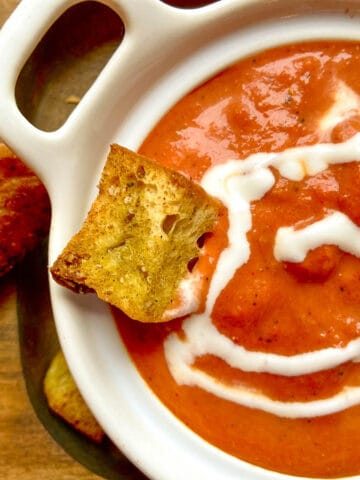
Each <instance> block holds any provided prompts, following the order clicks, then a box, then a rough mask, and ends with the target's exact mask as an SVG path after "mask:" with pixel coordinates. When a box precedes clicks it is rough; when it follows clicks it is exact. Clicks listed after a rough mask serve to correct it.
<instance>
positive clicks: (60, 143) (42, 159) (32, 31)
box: [0, 0, 180, 186]
mask: <svg viewBox="0 0 360 480" xmlns="http://www.w3.org/2000/svg"><path fill="white" fill-rule="evenodd" d="M79 2H80V0H46V2H44V0H23V1H22V2H21V3H20V4H19V5H18V7H17V8H16V9H15V10H14V12H13V13H12V15H11V16H10V18H9V19H8V20H7V21H6V23H5V24H4V26H3V28H2V30H1V31H0V71H1V75H0V138H2V139H3V140H4V141H5V142H6V143H7V144H8V146H9V147H10V148H12V149H13V150H14V151H15V152H16V153H17V154H18V155H19V156H20V157H21V158H22V159H23V160H24V161H25V162H26V163H27V164H28V165H29V167H30V168H32V169H33V170H34V171H35V172H36V173H37V174H38V175H39V177H40V178H41V179H42V180H43V181H44V183H45V184H46V185H47V186H48V182H47V179H48V178H50V177H53V176H54V175H55V173H54V171H55V172H56V171H57V170H59V171H61V170H63V169H64V161H65V162H70V161H71V149H70V144H71V143H72V142H73V139H74V137H75V132H76V135H77V136H76V138H77V140H78V141H79V143H81V140H83V141H86V139H82V138H81V137H82V136H84V133H83V132H84V128H83V126H84V123H86V122H85V121H84V118H85V117H86V116H88V115H89V113H91V112H94V111H96V109H97V108H98V106H99V105H104V102H103V100H104V96H103V95H102V93H103V92H102V91H101V90H102V88H101V85H100V86H99V87H100V88H97V91H96V92H95V95H94V97H95V98H94V100H91V101H90V102H89V103H90V104H89V105H88V106H87V108H85V109H84V112H82V113H83V114H81V112H79V114H78V115H76V116H75V118H74V121H71V122H70V123H71V125H69V128H64V129H59V130H57V131H56V132H44V131H42V130H39V129H37V128H36V127H34V126H33V125H32V124H31V123H30V122H29V121H28V120H27V119H26V118H24V116H23V115H22V113H21V112H20V111H19V109H18V106H17V103H16V97H15V88H16V82H17V79H18V76H19V73H20V71H21V69H22V67H23V66H24V64H25V62H26V61H27V59H28V58H29V57H30V55H31V54H32V52H33V51H34V49H35V48H36V46H37V44H38V43H39V41H40V40H41V38H42V37H43V36H44V35H45V33H46V32H47V30H48V29H49V28H50V27H51V25H52V24H53V23H54V22H55V21H56V20H57V19H58V18H59V17H60V16H61V15H62V14H63V13H64V12H65V11H66V10H68V9H69V8H70V7H72V6H74V5H76V4H77V3H79ZM110 7H111V8H112V9H113V10H114V11H116V12H117V13H118V14H119V16H120V17H121V18H122V19H123V21H124V23H125V29H126V30H127V31H128V33H129V37H130V42H129V43H130V45H131V47H132V48H131V49H130V50H131V51H132V52H133V55H135V54H136V48H137V46H138V45H139V44H140V43H141V42H142V41H144V38H146V35H149V34H151V33H154V32H155V30H154V26H153V22H154V21H155V20H156V24H157V25H160V24H161V23H163V24H164V22H163V21H161V20H159V17H161V18H162V20H164V17H167V15H168V13H169V12H170V9H169V7H168V6H167V5H165V4H163V3H162V2H160V0H131V1H129V0H113V1H112V2H111V5H110ZM159 22H160V23H159ZM172 23H174V22H172ZM175 23H176V22H175ZM178 23H180V19H179V21H178ZM166 24H167V22H165V25H166ZM165 31H169V28H164V29H160V30H159V32H158V37H160V36H162V38H164V35H165ZM128 53H129V52H128ZM120 56H121V55H120ZM122 63H124V61H123V62H122ZM103 83H105V87H106V86H107V85H106V82H103ZM103 86H104V85H103ZM97 96H98V97H99V98H96V97H97ZM79 110H81V108H79ZM70 127H71V128H70ZM67 145H68V146H69V147H68V152H67V151H66V147H67ZM67 153H69V154H67Z"/></svg>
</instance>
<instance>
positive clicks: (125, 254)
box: [51, 145, 220, 322]
mask: <svg viewBox="0 0 360 480" xmlns="http://www.w3.org/2000/svg"><path fill="white" fill-rule="evenodd" d="M219 208H220V205H219V202H218V201H217V200H215V199H213V198H212V197H210V196H209V195H207V193H206V192H205V191H204V190H203V189H202V188H201V187H200V186H199V185H196V184H194V183H193V182H191V181H190V180H188V179H187V178H185V177H184V176H183V175H181V174H180V173H178V172H176V171H173V170H170V169H169V168H166V167H164V166H161V165H159V164H157V163H155V162H153V161H151V160H149V159H147V158H146V157H143V156H141V155H138V154H136V153H134V152H131V151H130V150H127V149H125V148H122V147H120V146H118V145H112V146H111V150H110V154H109V156H108V159H107V162H106V165H105V167H104V170H103V173H102V177H101V181H100V185H99V193H98V196H97V198H96V200H95V202H94V203H93V205H92V207H91V209H90V212H89V214H88V216H87V218H86V220H85V222H84V224H83V226H82V228H81V230H80V231H79V232H78V233H77V234H76V235H75V236H74V237H73V238H72V239H71V240H70V242H69V243H68V245H67V246H66V248H65V249H64V251H63V252H62V254H61V255H60V256H59V258H58V259H57V260H56V262H55V263H54V265H53V266H52V268H51V273H52V275H53V277H54V279H55V280H56V281H57V282H59V283H60V284H62V285H65V286H67V287H68V288H71V289H73V290H75V291H76V292H79V293H85V292H88V291H95V292H96V293H97V295H98V296H99V297H100V298H101V299H103V300H105V301H106V302H108V303H110V304H112V305H114V306H116V307H118V308H120V309H121V310H122V311H123V312H125V313H126V314H127V315H128V316H129V317H130V318H133V319H136V320H139V321H142V322H159V321H164V320H165V318H164V316H163V315H164V312H165V311H166V310H167V309H171V307H172V305H173V302H174V300H175V297H176V292H177V289H178V287H179V284H180V282H181V280H182V279H183V278H184V277H185V276H186V274H188V263H189V261H190V260H191V259H193V258H196V257H197V256H198V255H199V247H198V245H197V240H198V238H199V237H200V236H201V235H203V234H204V233H206V232H209V231H211V230H212V229H213V227H214V225H215V223H216V220H217V218H218V212H219Z"/></svg>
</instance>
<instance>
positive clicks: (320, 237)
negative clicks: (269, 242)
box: [274, 211, 360, 262]
mask: <svg viewBox="0 0 360 480" xmlns="http://www.w3.org/2000/svg"><path fill="white" fill-rule="evenodd" d="M321 245H336V246H337V247H339V248H340V249H341V250H343V251H344V252H346V253H351V254H352V255H354V256H356V257H360V228H359V227H358V226H357V225H356V224H355V223H353V222H352V221H351V220H350V218H349V217H348V216H347V215H344V214H343V213H341V212H336V211H334V212H332V213H330V214H329V215H328V216H326V217H325V218H323V219H322V220H319V221H317V222H314V223H312V224H310V225H308V226H307V227H305V228H301V229H299V230H295V229H294V227H282V228H279V230H278V231H277V233H276V237H275V247H274V257H275V258H276V260H278V261H279V262H302V261H304V260H305V257H306V255H307V254H308V252H309V251H310V250H314V249H315V248H317V247H320V246H321Z"/></svg>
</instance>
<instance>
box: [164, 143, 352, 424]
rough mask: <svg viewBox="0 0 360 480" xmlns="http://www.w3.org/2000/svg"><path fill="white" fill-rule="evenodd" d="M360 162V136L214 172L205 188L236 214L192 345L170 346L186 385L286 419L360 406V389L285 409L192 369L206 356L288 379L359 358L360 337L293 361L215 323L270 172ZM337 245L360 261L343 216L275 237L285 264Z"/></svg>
mask: <svg viewBox="0 0 360 480" xmlns="http://www.w3.org/2000/svg"><path fill="white" fill-rule="evenodd" d="M353 161H357V162H358V161H360V133H359V134H357V135H355V136H354V137H352V138H351V139H350V140H348V141H346V142H343V143H338V144H317V145H312V146H304V147H296V148H290V149H287V150H285V151H283V152H280V153H259V154H254V155H251V156H249V157H248V158H246V159H245V160H243V161H237V160H230V161H228V162H226V163H224V164H221V165H217V166H215V167H212V168H210V169H209V170H208V171H207V172H206V173H205V175H204V177H203V180H202V186H203V187H204V189H205V190H206V191H207V192H208V193H209V194H211V195H213V196H215V197H218V198H219V199H221V200H222V202H223V203H224V204H225V205H226V207H227V208H228V212H229V231H228V247H227V248H226V249H225V250H224V251H223V252H222V253H221V255H220V257H219V260H218V263H217V267H216V270H215V272H214V275H213V278H212V280H211V284H210V288H209V293H208V296H207V300H206V307H205V311H204V313H202V314H195V315H192V316H190V317H189V318H188V319H186V320H185V321H184V324H183V329H184V331H185V334H186V339H185V340H182V339H180V338H179V337H178V336H177V335H176V334H171V335H170V336H169V337H168V338H167V339H166V340H165V342H164V349H165V356H166V359H167V363H168V366H169V369H170V371H171V373H172V375H173V377H174V378H175V380H176V381H177V382H178V383H179V384H186V385H197V386H199V387H201V388H203V389H205V390H207V391H209V392H211V393H213V394H215V395H217V396H219V397H222V398H225V399H228V400H231V401H233V402H236V403H239V404H242V405H245V406H248V407H252V408H259V409H262V410H264V411H267V412H270V413H274V414H276V415H279V416H284V417H313V416H318V415H327V414H330V413H334V412H336V411H339V410H342V409H344V408H347V407H349V406H352V405H355V404H358V403H360V387H351V388H350V387H345V388H344V389H343V390H342V391H340V392H339V393H337V394H336V395H335V396H332V397H330V398H325V399H320V400H316V401H311V402H281V401H277V400H273V399H271V398H269V397H266V396H265V395H263V394H261V393H259V392H254V391H253V390H250V389H247V388H245V387H243V386H228V385H225V384H223V383H221V382H220V381H219V380H218V379H214V378H212V377H211V376H209V375H207V374H206V373H204V372H202V371H200V370H198V369H196V368H195V367H194V366H193V363H194V361H195V359H196V358H197V357H199V356H201V355H205V354H212V355H216V356H217V357H219V358H220V359H222V360H224V361H225V362H226V363H227V364H228V365H230V366H231V367H235V368H239V369H241V370H243V371H252V372H268V373H272V374H279V375H284V376H297V375H304V374H310V373H316V372H319V371H321V370H325V369H329V368H333V367H336V366H338V365H340V364H342V363H344V362H347V361H357V359H358V357H360V338H358V339H355V340H353V341H351V342H349V343H348V344H347V345H346V346H344V347H343V348H340V347H339V348H335V347H334V348H326V349H322V350H318V351H313V352H307V353H303V354H298V355H292V356H286V355H277V354H272V353H265V352H254V351H249V350H247V349H245V348H244V347H243V346H241V345H236V344H234V343H233V342H232V341H231V340H230V339H229V338H228V337H226V336H224V335H222V334H221V333H220V332H219V331H218V330H217V329H216V327H215V326H214V325H213V323H212V321H211V313H212V310H213V307H214V304H215V302H216V299H217V297H218V295H219V294H220V292H221V291H222V290H223V288H224V287H225V286H226V285H227V283H228V282H229V281H230V280H231V278H232V277H233V275H234V273H235V271H236V270H237V269H238V268H240V267H241V266H242V265H244V264H245V263H246V262H247V260H248V258H249V256H250V246H249V243H248V240H247V236H246V235H247V232H248V231H250V230H251V226H252V218H251V210H250V202H251V201H254V200H258V199H261V198H262V197H263V196H264V195H265V194H266V193H267V192H268V191H269V190H270V189H271V188H272V186H273V184H274V181H275V179H274V175H273V173H272V171H271V168H270V167H272V168H275V169H277V170H278V171H279V173H280V174H281V175H282V176H283V177H285V178H287V179H290V180H293V181H300V180H302V179H303V178H304V177H305V176H313V175H316V174H317V173H319V172H321V171H323V170H325V169H326V168H328V166H329V165H334V164H340V163H347V162H353ZM327 243H331V244H335V245H337V246H338V247H339V248H341V249H343V250H344V251H346V252H349V253H352V254H353V255H356V256H358V257H360V247H359V245H360V229H359V228H358V227H357V226H356V225H355V224H354V223H353V222H352V221H351V220H350V219H349V218H348V217H347V216H346V215H344V214H343V213H340V212H332V213H331V214H330V215H329V216H328V217H326V218H325V219H323V220H322V221H320V222H317V223H315V224H313V225H310V226H308V227H307V228H305V229H302V230H298V231H295V230H294V229H293V228H292V227H289V228H287V227H286V228H284V229H280V230H279V231H278V235H277V238H276V244H275V257H276V258H278V260H280V261H281V260H287V261H289V260H290V261H293V262H299V261H302V260H303V259H304V257H305V255H306V253H307V252H308V251H309V250H310V249H313V248H315V247H317V246H320V245H323V244H327Z"/></svg>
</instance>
